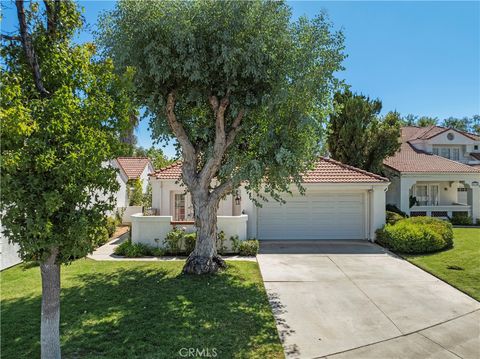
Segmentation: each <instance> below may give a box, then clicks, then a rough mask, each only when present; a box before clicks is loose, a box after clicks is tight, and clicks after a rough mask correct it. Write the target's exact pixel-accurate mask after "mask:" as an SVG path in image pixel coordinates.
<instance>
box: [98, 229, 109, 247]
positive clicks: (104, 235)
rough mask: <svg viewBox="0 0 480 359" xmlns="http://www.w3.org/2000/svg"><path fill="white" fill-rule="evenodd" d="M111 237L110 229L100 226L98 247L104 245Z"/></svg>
mask: <svg viewBox="0 0 480 359" xmlns="http://www.w3.org/2000/svg"><path fill="white" fill-rule="evenodd" d="M109 239H110V235H109V234H108V229H107V228H106V227H100V234H99V238H98V242H97V247H100V246H103V245H104V244H105V243H107V242H108V240H109Z"/></svg>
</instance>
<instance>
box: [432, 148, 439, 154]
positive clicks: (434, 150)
mask: <svg viewBox="0 0 480 359" xmlns="http://www.w3.org/2000/svg"><path fill="white" fill-rule="evenodd" d="M433 154H434V155H437V156H438V147H434V148H433Z"/></svg>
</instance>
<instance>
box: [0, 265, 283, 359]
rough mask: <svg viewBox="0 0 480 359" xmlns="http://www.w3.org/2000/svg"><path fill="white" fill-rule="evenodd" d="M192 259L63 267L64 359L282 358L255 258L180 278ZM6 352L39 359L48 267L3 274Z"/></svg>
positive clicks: (3, 350)
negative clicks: (195, 354)
mask: <svg viewBox="0 0 480 359" xmlns="http://www.w3.org/2000/svg"><path fill="white" fill-rule="evenodd" d="M182 266H183V262H157V263H151V262H96V261H92V260H85V259H82V260H78V261H76V262H75V263H73V264H72V265H69V266H66V267H63V268H62V302H61V305H62V314H61V342H62V353H63V356H64V357H65V358H181V357H182V356H181V354H185V353H187V352H186V350H185V349H183V351H182V352H179V351H180V350H181V349H182V348H187V349H188V348H194V350H195V349H198V350H199V351H202V350H204V351H203V353H204V356H205V355H206V353H207V351H208V352H209V353H210V356H213V353H214V352H215V353H216V357H217V358H283V350H282V346H281V344H280V341H279V338H278V334H277V330H276V327H275V322H274V319H273V315H272V312H271V310H270V306H269V304H268V300H267V296H266V293H265V289H264V287H263V283H262V279H261V276H260V272H259V269H258V265H257V263H254V262H229V268H228V270H227V271H226V272H224V273H221V274H219V275H217V276H207V277H193V276H182V275H180V271H181V268H182ZM1 289H2V290H1V304H2V305H1V333H2V335H1V353H2V358H38V357H39V356H40V343H39V332H40V300H41V298H40V293H41V290H40V289H41V287H40V272H39V268H38V267H34V268H28V269H26V268H25V267H24V266H23V265H22V266H17V267H14V268H11V269H8V270H6V271H3V272H2V273H1Z"/></svg>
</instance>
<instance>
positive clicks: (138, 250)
mask: <svg viewBox="0 0 480 359" xmlns="http://www.w3.org/2000/svg"><path fill="white" fill-rule="evenodd" d="M113 252H114V253H115V254H116V255H117V256H123V257H127V258H139V257H145V256H162V255H163V254H164V252H163V250H162V249H160V248H154V247H152V246H149V245H147V244H143V243H132V241H130V240H128V241H125V242H123V243H121V244H120V245H119V246H118V247H116V248H115V249H114V251H113Z"/></svg>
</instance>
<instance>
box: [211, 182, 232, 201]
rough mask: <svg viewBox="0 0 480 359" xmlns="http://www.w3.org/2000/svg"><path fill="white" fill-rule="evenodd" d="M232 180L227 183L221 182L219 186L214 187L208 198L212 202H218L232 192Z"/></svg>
mask: <svg viewBox="0 0 480 359" xmlns="http://www.w3.org/2000/svg"><path fill="white" fill-rule="evenodd" d="M233 185H234V183H233V180H232V179H228V180H227V181H225V182H223V183H222V184H221V185H219V186H217V187H215V189H214V190H213V191H212V193H211V194H210V198H211V199H212V200H214V201H219V200H220V199H221V198H222V197H223V196H225V195H226V194H227V193H229V192H232V191H233V187H234V186H233Z"/></svg>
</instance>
